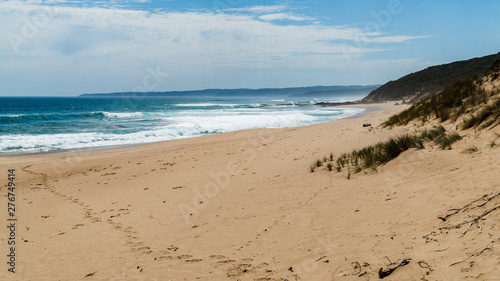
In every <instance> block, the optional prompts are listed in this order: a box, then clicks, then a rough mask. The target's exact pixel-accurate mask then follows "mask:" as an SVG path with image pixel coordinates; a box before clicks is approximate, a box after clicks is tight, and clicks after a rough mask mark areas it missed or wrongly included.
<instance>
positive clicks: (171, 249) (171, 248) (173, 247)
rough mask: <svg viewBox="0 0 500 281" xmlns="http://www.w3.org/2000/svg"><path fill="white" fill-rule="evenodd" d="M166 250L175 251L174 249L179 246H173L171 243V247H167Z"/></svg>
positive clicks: (177, 248)
mask: <svg viewBox="0 0 500 281" xmlns="http://www.w3.org/2000/svg"><path fill="white" fill-rule="evenodd" d="M167 250H169V251H174V252H175V251H177V250H179V247H175V246H173V245H172V247H170V248H167Z"/></svg>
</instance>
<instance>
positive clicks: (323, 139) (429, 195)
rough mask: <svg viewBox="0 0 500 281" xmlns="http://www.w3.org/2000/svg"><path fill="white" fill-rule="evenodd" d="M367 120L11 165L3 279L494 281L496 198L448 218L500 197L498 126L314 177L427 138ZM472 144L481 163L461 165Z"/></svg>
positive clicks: (10, 160)
mask: <svg viewBox="0 0 500 281" xmlns="http://www.w3.org/2000/svg"><path fill="white" fill-rule="evenodd" d="M363 106H365V105H363ZM366 107H371V108H377V109H379V110H378V111H372V112H370V113H369V115H366V116H362V117H359V118H356V119H343V120H338V121H334V122H329V123H324V124H316V125H310V126H304V127H299V128H286V129H262V130H245V131H238V132H232V133H225V134H218V135H210V136H203V137H198V138H191V139H183V140H174V141H167V142H161V143H153V144H146V145H137V146H130V147H120V148H113V149H103V150H91V151H78V152H72V153H62V154H47V155H35V156H20V157H2V158H0V161H1V164H0V166H1V169H2V173H1V177H0V183H1V193H2V195H3V196H2V198H3V199H1V200H0V208H1V210H2V212H4V214H5V216H4V217H5V221H6V220H7V196H6V194H7V187H6V183H7V169H12V168H14V169H16V182H17V189H16V191H15V193H16V202H15V203H16V214H17V217H18V221H17V225H16V227H17V228H16V231H17V232H16V257H17V260H16V262H17V263H16V272H17V273H16V274H15V275H14V274H12V273H9V272H8V271H7V268H8V265H7V264H6V263H5V262H3V266H2V272H1V273H0V277H1V280H172V281H174V280H175V281H177V280H261V281H263V280H289V281H292V280H293V281H295V280H379V277H378V271H379V268H384V269H387V268H388V267H389V264H390V263H391V262H397V261H398V260H399V259H403V258H407V259H411V261H410V263H409V264H408V265H406V266H403V267H400V268H398V269H396V270H395V271H394V273H393V274H392V275H390V276H388V277H386V278H385V280H469V279H473V280H498V276H500V255H499V253H500V252H499V250H500V232H499V229H500V221H499V219H500V210H498V209H494V208H495V207H496V206H500V198H499V197H500V196H497V197H494V198H493V199H491V200H490V201H486V200H485V199H481V200H479V201H476V202H474V203H473V204H471V205H468V207H466V208H463V209H461V210H460V211H459V212H458V213H457V214H455V215H452V216H449V217H447V218H446V221H444V222H443V221H442V220H441V219H438V217H440V216H441V217H444V216H446V214H448V213H450V211H449V210H450V209H460V208H462V207H464V206H466V205H467V204H469V203H471V202H473V201H474V200H477V199H479V198H481V197H482V196H484V195H490V196H493V195H494V194H497V193H498V192H500V180H499V177H498V175H499V173H498V167H499V165H500V147H493V148H491V147H490V143H491V141H492V140H493V139H494V133H495V132H496V133H499V132H500V128H498V127H497V128H494V129H493V130H486V131H483V132H481V133H475V132H474V131H461V132H460V133H461V134H462V135H464V139H463V140H462V141H460V142H458V143H456V144H454V145H453V149H452V150H440V149H438V148H437V147H434V148H433V147H432V146H431V145H430V144H428V145H426V148H425V149H422V150H410V151H407V152H404V153H403V154H401V155H400V156H399V157H397V158H396V159H395V160H393V161H391V162H389V163H388V164H386V165H384V166H381V167H378V168H377V171H372V170H365V171H362V172H360V173H357V174H354V173H353V174H351V178H350V179H347V177H346V175H347V172H346V171H345V170H344V171H342V172H340V173H337V172H336V171H332V172H329V171H327V170H325V169H324V167H320V168H317V169H316V171H315V172H314V173H311V172H310V171H309V166H310V164H311V163H313V162H314V161H315V160H316V159H318V158H322V157H323V156H329V154H330V153H333V154H334V155H336V156H338V155H339V154H341V153H344V152H349V151H350V150H352V149H354V148H362V147H363V146H366V145H370V144H374V143H376V142H378V141H383V140H385V139H387V138H389V137H391V136H395V135H397V134H401V133H406V132H410V133H411V132H415V131H416V130H418V129H419V128H417V127H415V126H414V125H411V126H410V125H409V126H404V127H395V128H393V129H386V128H382V127H380V126H378V125H379V124H381V123H382V122H383V121H385V120H386V119H387V117H389V116H390V115H392V114H393V113H396V112H399V111H401V110H403V109H404V108H406V107H407V106H405V105H400V106H397V105H394V104H393V103H385V104H374V105H366ZM363 123H371V124H372V125H373V127H363V126H362V125H363ZM451 126H452V125H451V124H445V127H446V128H450V127H451ZM497 142H498V143H499V144H500V140H498V141H497ZM471 146H476V147H477V148H478V149H479V151H478V152H475V153H464V152H463V151H464V149H466V148H468V147H471ZM483 203H484V204H483ZM489 210H491V212H489V213H487V214H486V215H485V216H484V217H483V219H481V220H479V221H478V222H477V223H475V224H473V225H471V227H470V228H469V229H468V230H467V232H465V234H463V235H462V233H463V232H464V231H465V230H466V229H467V227H468V226H469V224H468V223H467V222H468V221H470V220H471V219H472V218H474V217H477V216H479V215H480V214H483V213H485V212H487V211H489ZM462 223H465V224H462ZM460 224H462V225H460ZM453 225H459V227H458V228H456V229H453V228H452V227H450V226H453ZM446 227H449V228H446ZM479 227H480V228H479ZM4 230H5V228H4ZM1 234H2V236H1V238H2V239H1V240H2V241H1V242H0V244H1V245H3V246H2V247H0V249H1V253H2V256H3V257H4V258H3V260H4V261H7V258H6V257H5V255H7V254H8V247H9V246H8V245H7V238H8V233H7V232H6V231H2V232H1ZM424 236H425V237H427V238H425V237H424ZM461 236H462V237H461ZM419 262H420V263H419ZM454 263H457V264H454ZM452 264H453V265H452ZM392 266H393V265H392ZM365 271H366V274H364V275H363V276H361V277H358V275H359V274H362V273H364V272H365Z"/></svg>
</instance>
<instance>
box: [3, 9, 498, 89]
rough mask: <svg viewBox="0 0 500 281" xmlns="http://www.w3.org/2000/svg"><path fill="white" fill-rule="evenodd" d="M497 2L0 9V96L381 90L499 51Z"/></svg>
mask: <svg viewBox="0 0 500 281" xmlns="http://www.w3.org/2000/svg"><path fill="white" fill-rule="evenodd" d="M498 11H500V1H494V0H491V1H487V0H485V1H472V0H471V1H468V0H461V1H457V0H440V1H436V0H434V1H427V0H421V1H417V0H345V1H336V0H279V1H261V0H193V1H187V0H125V1H89V0H83V1H73V0H46V1H42V0H28V1H0V36H1V38H2V39H1V40H0V96H76V95H79V94H84V93H109V92H129V91H148V92H149V91H173V90H176V91H177V90H199V89H208V88H225V89H231V88H282V87H302V86H314V85H372V84H384V83H386V82H388V81H390V80H396V79H398V78H399V77H401V76H404V75H406V74H409V73H412V72H415V71H419V70H422V69H424V68H426V67H428V66H431V65H437V64H443V63H448V62H452V61H457V60H465V59H470V58H473V57H481V56H485V55H490V54H494V53H498V52H500V36H498V31H499V30H500V21H499V20H498Z"/></svg>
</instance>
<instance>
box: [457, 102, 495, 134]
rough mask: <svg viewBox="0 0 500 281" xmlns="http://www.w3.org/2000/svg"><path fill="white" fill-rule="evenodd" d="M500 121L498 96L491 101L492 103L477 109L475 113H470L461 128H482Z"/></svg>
mask: <svg viewBox="0 0 500 281" xmlns="http://www.w3.org/2000/svg"><path fill="white" fill-rule="evenodd" d="M499 121H500V98H498V99H496V100H494V101H493V103H491V104H488V105H486V106H485V107H483V108H482V109H480V110H479V112H478V113H476V114H471V116H470V117H468V118H466V119H465V120H464V123H463V124H462V129H464V130H465V129H470V128H473V127H479V128H480V129H484V128H487V127H490V126H491V125H493V124H498V122H499Z"/></svg>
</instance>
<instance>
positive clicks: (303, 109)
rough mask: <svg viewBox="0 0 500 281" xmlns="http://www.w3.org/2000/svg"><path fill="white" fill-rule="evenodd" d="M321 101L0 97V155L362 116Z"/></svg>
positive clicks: (235, 98)
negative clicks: (325, 104)
mask: <svg viewBox="0 0 500 281" xmlns="http://www.w3.org/2000/svg"><path fill="white" fill-rule="evenodd" d="M358 98H359V97H351V98H349V97H347V98H346V97H344V98H342V100H339V99H337V100H336V99H330V100H328V99H325V100H321V101H324V102H338V101H346V100H349V99H350V100H355V99H358ZM321 101H320V100H312V101H311V100H308V99H302V100H301V99H299V98H297V99H290V98H282V97H269V96H266V97H231V98H227V97H222V98H221V97H134V98H126V97H122V98H110V97H108V98H104V97H99V98H96V97H85V98H83V97H64V98H50V97H0V154H16V153H34V152H42V151H53V150H56V151H57V150H63V149H82V148H97V147H104V146H119V145H131V144H140V143H148V142H157V141H165V140H173V139H179V138H187V137H196V136H201V135H207V134H217V133H224V132H230V131H236V130H243V129H255V128H284V127H297V126H303V125H309V124H314V123H322V122H327V121H331V120H336V119H340V118H345V117H349V116H352V115H355V114H357V113H360V112H362V111H363V109H360V108H339V107H335V108H334V107H326V106H320V105H315V104H316V103H317V102H321ZM305 105H306V106H305Z"/></svg>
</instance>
